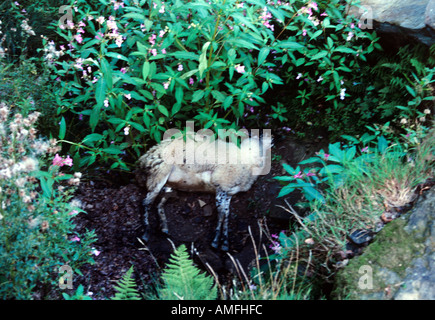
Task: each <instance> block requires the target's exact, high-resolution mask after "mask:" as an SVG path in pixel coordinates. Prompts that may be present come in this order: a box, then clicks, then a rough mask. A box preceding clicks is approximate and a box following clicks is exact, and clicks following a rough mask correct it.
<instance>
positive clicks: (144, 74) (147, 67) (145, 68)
mask: <svg viewBox="0 0 435 320" xmlns="http://www.w3.org/2000/svg"><path fill="white" fill-rule="evenodd" d="M149 72H150V63H149V62H148V61H145V62H144V64H143V67H142V78H143V79H144V80H145V81H146V79H147V77H148V75H149Z"/></svg>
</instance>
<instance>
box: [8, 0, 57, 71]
mask: <svg viewBox="0 0 435 320" xmlns="http://www.w3.org/2000/svg"><path fill="white" fill-rule="evenodd" d="M64 4H65V2H64V1H63V0H39V1H34V0H21V1H15V0H3V1H2V2H1V3H0V21H1V25H0V27H1V30H2V34H1V38H0V58H1V57H2V56H3V58H6V60H7V61H8V62H17V61H18V60H25V59H28V58H34V57H36V56H37V55H38V48H41V47H42V40H41V35H43V36H45V37H49V38H55V37H56V33H55V32H54V31H53V30H51V29H50V28H49V24H50V23H52V22H53V21H54V20H57V19H58V18H59V8H60V7H61V6H62V5H64ZM2 53H3V54H2Z"/></svg>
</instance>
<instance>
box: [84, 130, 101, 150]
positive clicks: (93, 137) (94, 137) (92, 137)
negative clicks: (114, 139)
mask: <svg viewBox="0 0 435 320" xmlns="http://www.w3.org/2000/svg"><path fill="white" fill-rule="evenodd" d="M103 138H104V136H103V135H102V134H99V133H91V134H88V135H87V136H86V137H85V138H84V139H83V141H82V143H83V144H85V145H88V146H91V147H93V146H94V142H95V141H99V140H101V139H103Z"/></svg>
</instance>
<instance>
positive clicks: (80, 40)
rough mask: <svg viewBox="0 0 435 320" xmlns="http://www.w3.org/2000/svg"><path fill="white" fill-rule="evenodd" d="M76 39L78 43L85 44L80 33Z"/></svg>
mask: <svg viewBox="0 0 435 320" xmlns="http://www.w3.org/2000/svg"><path fill="white" fill-rule="evenodd" d="M74 39H75V40H76V41H77V42H78V43H82V42H83V38H82V35H81V34H80V33H77V34H76V35H75V36H74Z"/></svg>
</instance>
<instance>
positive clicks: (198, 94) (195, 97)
mask: <svg viewBox="0 0 435 320" xmlns="http://www.w3.org/2000/svg"><path fill="white" fill-rule="evenodd" d="M202 97H204V90H197V91H195V92H194V93H193V96H192V102H196V101H199V100H201V99H202Z"/></svg>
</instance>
